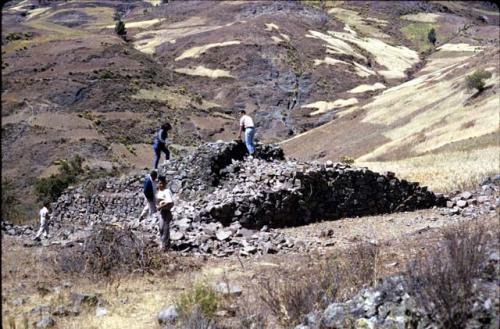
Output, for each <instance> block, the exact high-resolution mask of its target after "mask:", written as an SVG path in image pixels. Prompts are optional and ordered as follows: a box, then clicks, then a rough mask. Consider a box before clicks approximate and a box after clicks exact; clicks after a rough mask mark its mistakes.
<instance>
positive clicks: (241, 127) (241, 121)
mask: <svg viewBox="0 0 500 329" xmlns="http://www.w3.org/2000/svg"><path fill="white" fill-rule="evenodd" d="M243 127H244V123H243V118H241V119H240V130H239V131H238V139H241V133H242V132H243Z"/></svg>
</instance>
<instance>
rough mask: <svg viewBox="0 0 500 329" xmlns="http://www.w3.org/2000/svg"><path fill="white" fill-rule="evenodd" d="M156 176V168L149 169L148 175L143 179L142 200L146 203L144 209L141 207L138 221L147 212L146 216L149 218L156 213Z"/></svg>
mask: <svg viewBox="0 0 500 329" xmlns="http://www.w3.org/2000/svg"><path fill="white" fill-rule="evenodd" d="M157 177H158V173H157V172H156V170H153V171H151V173H150V174H149V175H147V176H146V179H144V187H143V193H144V200H145V201H146V204H145V206H144V209H142V213H141V215H140V216H139V221H142V220H143V218H144V216H145V215H146V214H148V218H151V216H153V215H154V214H155V213H156V178H157Z"/></svg>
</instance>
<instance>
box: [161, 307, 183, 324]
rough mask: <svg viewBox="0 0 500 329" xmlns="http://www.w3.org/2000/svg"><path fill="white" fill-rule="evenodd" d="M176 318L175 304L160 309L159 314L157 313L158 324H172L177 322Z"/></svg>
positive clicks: (177, 315)
mask: <svg viewBox="0 0 500 329" xmlns="http://www.w3.org/2000/svg"><path fill="white" fill-rule="evenodd" d="M178 318H179V314H178V313H177V309H176V307H175V305H170V306H169V307H167V308H164V309H163V310H161V311H160V314H158V323H160V325H166V324H174V323H175V322H177V319H178Z"/></svg>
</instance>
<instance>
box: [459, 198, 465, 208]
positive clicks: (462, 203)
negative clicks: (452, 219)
mask: <svg viewBox="0 0 500 329" xmlns="http://www.w3.org/2000/svg"><path fill="white" fill-rule="evenodd" d="M457 206H458V207H460V208H465V207H467V201H465V200H458V201H457Z"/></svg>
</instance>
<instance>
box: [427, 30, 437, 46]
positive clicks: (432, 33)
mask: <svg viewBox="0 0 500 329" xmlns="http://www.w3.org/2000/svg"><path fill="white" fill-rule="evenodd" d="M427 39H428V40H429V42H430V43H432V44H433V45H435V44H436V41H437V39H436V30H435V29H434V28H432V29H431V30H430V31H429V33H428V34H427Z"/></svg>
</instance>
